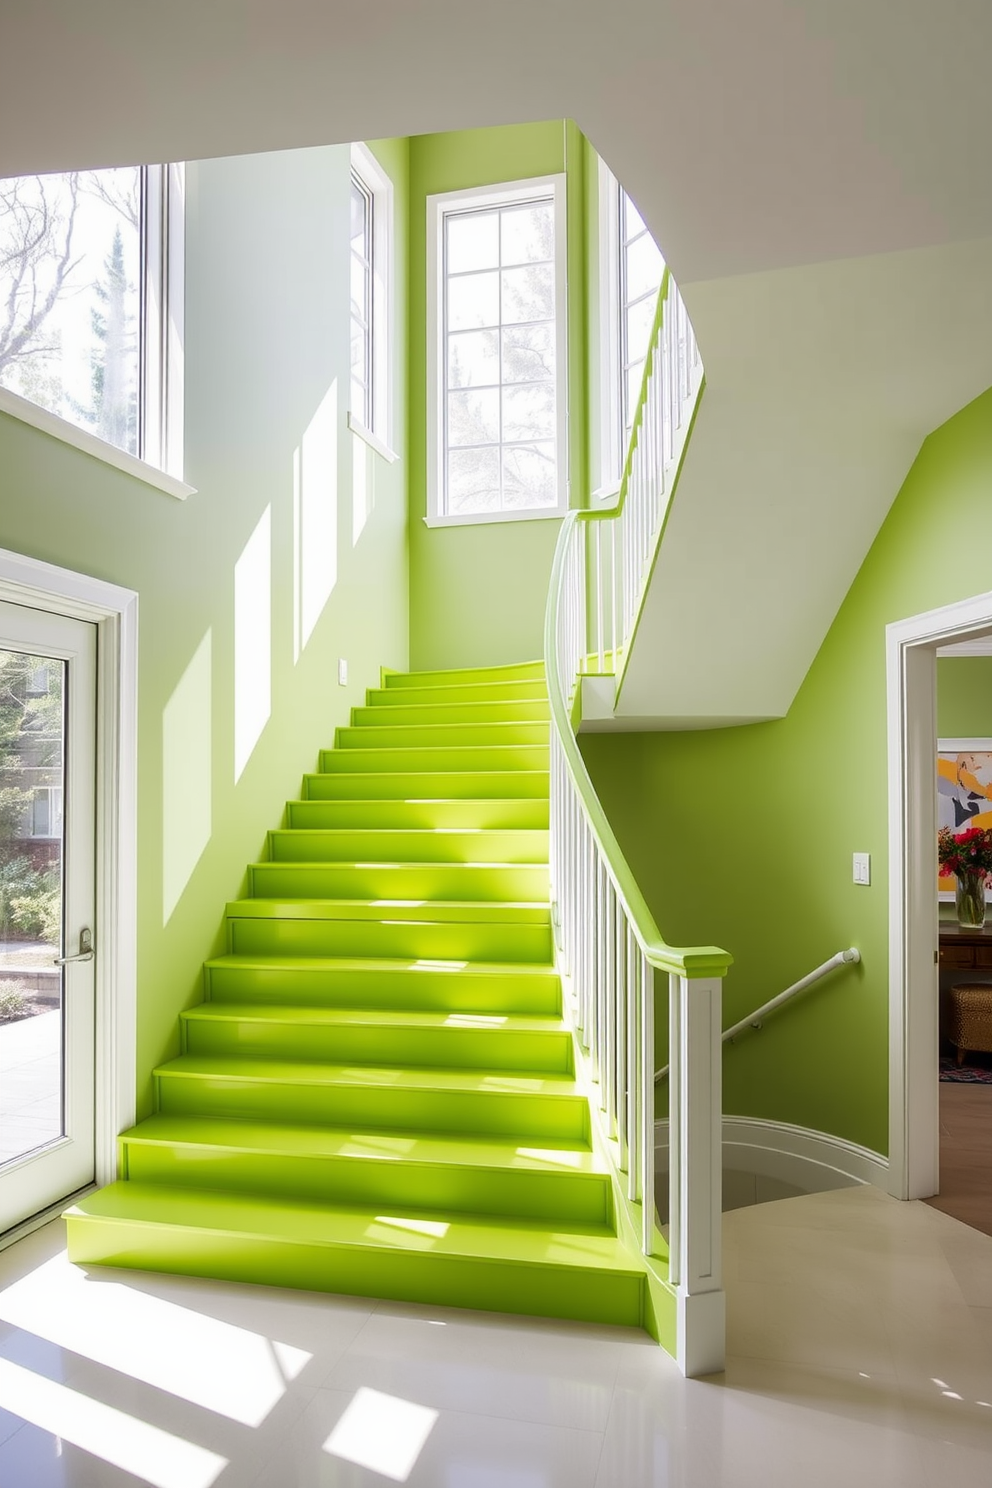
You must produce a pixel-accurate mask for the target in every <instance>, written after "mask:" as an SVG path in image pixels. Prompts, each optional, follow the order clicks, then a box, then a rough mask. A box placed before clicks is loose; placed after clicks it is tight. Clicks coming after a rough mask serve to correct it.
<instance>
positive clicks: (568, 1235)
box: [66, 1181, 643, 1279]
mask: <svg viewBox="0 0 992 1488" xmlns="http://www.w3.org/2000/svg"><path fill="white" fill-rule="evenodd" d="M66 1218H67V1219H68V1220H70V1221H78V1220H85V1219H92V1220H96V1221H102V1222H104V1223H106V1222H107V1221H111V1222H113V1221H115V1220H118V1221H121V1222H124V1223H126V1224H129V1225H135V1224H138V1225H142V1224H147V1225H154V1226H162V1225H164V1226H167V1227H168V1228H170V1229H175V1228H177V1227H181V1228H185V1229H192V1230H199V1231H213V1232H215V1233H221V1234H240V1235H248V1236H252V1237H258V1238H264V1239H268V1240H281V1241H283V1242H285V1243H286V1244H290V1245H293V1244H302V1245H324V1246H327V1247H329V1248H332V1249H338V1248H341V1247H348V1248H354V1247H358V1248H360V1249H365V1250H376V1251H386V1252H397V1251H402V1250H419V1251H421V1252H424V1251H429V1252H430V1253H432V1254H434V1255H437V1256H439V1257H442V1256H443V1257H456V1256H457V1257H462V1258H464V1259H467V1260H499V1261H503V1262H506V1263H509V1264H513V1265H526V1266H553V1267H555V1268H556V1269H566V1270H570V1271H587V1272H592V1273H595V1272H602V1271H609V1272H620V1273H623V1274H626V1275H628V1276H631V1277H635V1278H638V1279H639V1278H641V1277H642V1276H643V1268H642V1267H641V1266H639V1265H638V1263H637V1261H636V1259H635V1258H634V1257H633V1256H632V1255H631V1254H630V1252H629V1251H628V1250H627V1249H626V1248H625V1247H624V1245H623V1244H622V1243H621V1241H619V1240H618V1239H617V1237H616V1235H615V1234H614V1233H613V1232H612V1231H611V1230H610V1229H609V1227H608V1226H606V1225H595V1224H567V1225H557V1226H556V1227H555V1228H554V1229H552V1228H551V1227H549V1226H548V1225H547V1224H546V1223H543V1222H541V1221H539V1220H523V1219H505V1218H502V1217H501V1216H499V1215H486V1216H483V1217H480V1218H475V1217H466V1216H465V1215H457V1216H456V1217H454V1218H449V1217H448V1215H447V1214H446V1213H443V1212H438V1211H435V1210H420V1209H413V1210H407V1211H406V1212H405V1213H400V1214H393V1215H383V1214H382V1213H381V1212H380V1213H377V1212H376V1209H375V1208H358V1207H355V1208H352V1207H344V1206H338V1205H330V1204H315V1203H302V1202H300V1201H296V1202H292V1203H291V1202H287V1201H286V1200H284V1199H266V1198H264V1197H262V1196H259V1195H250V1196H245V1195H240V1194H227V1193H224V1192H222V1191H221V1190H213V1189H208V1190H199V1189H188V1188H187V1189H182V1188H171V1187H165V1186H161V1187H159V1186H158V1185H156V1184H150V1183H129V1182H126V1181H124V1182H118V1183H113V1184H111V1185H110V1186H109V1187H107V1188H103V1189H100V1190H99V1191H98V1192H97V1193H94V1194H90V1195H88V1196H87V1197H86V1198H84V1199H81V1200H79V1201H78V1202H77V1203H76V1204H74V1205H73V1206H72V1208H70V1209H69V1210H68V1211H67V1214H66Z"/></svg>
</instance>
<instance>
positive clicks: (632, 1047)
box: [624, 923, 641, 1203]
mask: <svg viewBox="0 0 992 1488" xmlns="http://www.w3.org/2000/svg"><path fill="white" fill-rule="evenodd" d="M635 952H636V942H635V940H634V932H633V930H632V929H631V927H630V924H629V923H628V925H627V947H626V955H625V957H624V960H625V963H626V973H627V974H626V985H625V987H624V998H625V1001H626V1003H627V1147H628V1152H629V1156H628V1159H627V1197H628V1199H630V1201H631V1203H636V1202H637V1197H638V1194H639V1192H640V1185H639V1174H638V1167H639V1165H640V1160H641V1158H640V1150H639V1149H640V1145H641V1137H640V1114H639V1111H640V1107H639V1102H638V1092H637V1086H638V1078H639V1075H640V1071H639V1068H638V1062H637V1035H638V1028H639V1026H640V1018H639V1017H638V1010H637V1004H638V1001H639V998H638V995H637V961H636V956H635Z"/></svg>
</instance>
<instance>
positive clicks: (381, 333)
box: [349, 144, 393, 454]
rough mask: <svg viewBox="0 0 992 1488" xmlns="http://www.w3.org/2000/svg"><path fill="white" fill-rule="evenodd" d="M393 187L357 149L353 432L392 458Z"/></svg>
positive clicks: (353, 214)
mask: <svg viewBox="0 0 992 1488" xmlns="http://www.w3.org/2000/svg"><path fill="white" fill-rule="evenodd" d="M392 217H393V186H392V182H391V181H390V179H389V177H388V176H387V175H386V173H385V171H384V170H383V169H382V167H381V166H380V165H379V162H378V161H377V160H376V158H375V156H374V155H373V154H372V151H371V150H370V149H369V148H368V146H366V145H363V144H354V145H352V147H351V248H350V255H351V393H350V402H349V412H350V421H351V424H352V427H356V426H357V428H358V431H359V432H360V433H362V434H366V435H372V436H373V442H374V443H378V444H379V445H380V446H381V447H382V452H383V453H386V454H389V453H390V452H389V451H388V444H389V439H390V429H389V419H390V406H389V404H390V398H389V384H390V377H391V375H392V373H391V369H390V354H389V314H390V311H389V284H390V276H391V264H392V254H393V244H392V231H393V230H392Z"/></svg>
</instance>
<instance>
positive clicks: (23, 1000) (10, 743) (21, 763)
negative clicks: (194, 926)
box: [0, 604, 96, 1235]
mask: <svg viewBox="0 0 992 1488" xmlns="http://www.w3.org/2000/svg"><path fill="white" fill-rule="evenodd" d="M95 705H96V627H95V626H93V625H89V624H86V623H85V622H83V621H79V620H69V619H66V618H65V617H64V616H61V615H55V614H50V613H48V612H45V611H40V610H31V609H27V608H24V607H22V606H20V605H11V604H0V1235H2V1234H3V1233H4V1232H5V1231H7V1230H9V1229H11V1228H12V1227H13V1226H15V1225H17V1224H19V1223H20V1222H21V1221H22V1220H24V1219H28V1218H29V1217H30V1216H32V1215H34V1214H37V1213H40V1212H41V1211H42V1210H44V1209H46V1208H48V1207H49V1206H50V1205H53V1204H56V1203H58V1202H59V1201H60V1200H61V1199H63V1198H65V1197H66V1196H67V1195H69V1194H71V1193H73V1192H75V1191H76V1190H77V1189H80V1188H83V1187H85V1186H86V1184H88V1183H90V1182H92V1181H93V1174H94V1107H95V1089H94V1085H95V1082H94V1047H95V1037H94V1011H95V997H94V964H95V951H96V947H95V939H96V937H95V925H94V857H95V837H94V801H95V769H96V733H95V731H96V722H95Z"/></svg>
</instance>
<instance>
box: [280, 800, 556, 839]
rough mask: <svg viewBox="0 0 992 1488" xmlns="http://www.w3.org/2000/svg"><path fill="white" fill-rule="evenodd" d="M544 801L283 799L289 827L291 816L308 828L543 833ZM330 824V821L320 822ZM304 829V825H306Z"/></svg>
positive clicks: (545, 824) (290, 828) (545, 825)
mask: <svg viewBox="0 0 992 1488" xmlns="http://www.w3.org/2000/svg"><path fill="white" fill-rule="evenodd" d="M548 816H549V812H548V802H547V801H542V800H541V798H540V797H539V796H518V797H516V798H514V797H512V796H506V797H501V796H489V797H488V798H487V797H475V798H473V797H471V796H469V797H466V798H464V799H462V800H457V799H455V800H445V799H443V798H438V799H437V800H432V799H430V798H428V799H421V800H404V799H401V798H394V799H393V800H390V799H388V798H383V797H379V799H378V800H372V801H360V800H351V799H347V798H345V799H342V800H330V801H320V800H304V799H302V798H301V799H298V800H293V801H287V802H286V819H287V822H288V824H289V825H288V827H286V828H284V829H283V830H287V831H296V830H298V828H297V825H296V820H295V818H296V817H300V818H302V819H305V820H306V819H309V821H310V822H311V824H312V825H311V827H310V828H309V830H322V831H332V832H333V831H341V832H355V831H358V832H369V831H382V832H416V831H438V830H440V831H445V830H447V831H453V832H544V833H545V834H547V831H548ZM325 823H329V825H326V826H325V825H324V824H325ZM305 830H306V829H305Z"/></svg>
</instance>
